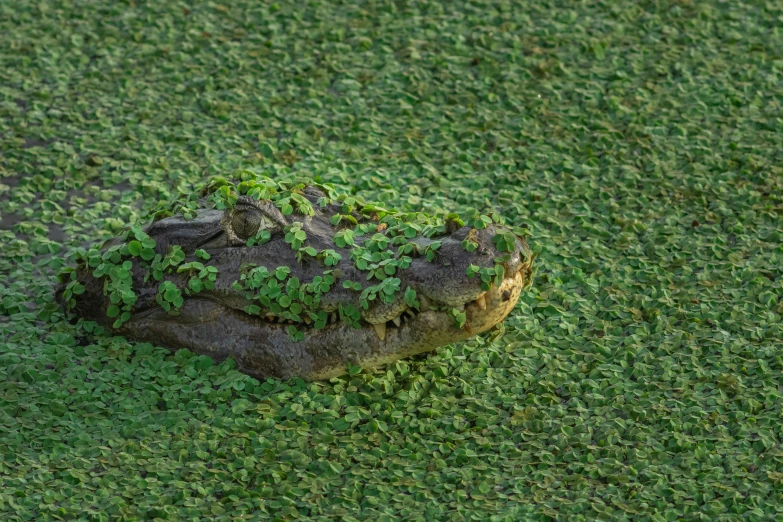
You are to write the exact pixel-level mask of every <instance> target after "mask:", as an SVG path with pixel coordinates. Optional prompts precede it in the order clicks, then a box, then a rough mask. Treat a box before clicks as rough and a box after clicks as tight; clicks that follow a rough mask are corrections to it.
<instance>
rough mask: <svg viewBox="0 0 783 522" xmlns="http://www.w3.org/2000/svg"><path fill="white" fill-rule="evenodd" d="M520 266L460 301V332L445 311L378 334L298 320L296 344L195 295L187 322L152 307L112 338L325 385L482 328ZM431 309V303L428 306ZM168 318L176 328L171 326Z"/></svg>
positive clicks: (280, 328) (276, 328)
mask: <svg viewBox="0 0 783 522" xmlns="http://www.w3.org/2000/svg"><path fill="white" fill-rule="evenodd" d="M528 268H529V267H528V266H526V267H523V268H522V269H521V270H520V271H519V272H517V273H515V274H514V275H512V276H509V277H506V278H505V279H504V280H503V282H502V283H501V284H500V285H499V286H496V285H494V284H493V285H492V287H491V288H490V289H489V290H488V291H487V292H485V293H484V294H483V299H478V300H473V301H471V302H469V303H466V304H465V305H464V309H465V314H466V318H467V321H466V323H465V325H464V326H463V328H461V329H460V328H457V326H456V325H455V324H454V321H453V319H452V318H451V317H450V316H449V315H448V314H447V312H445V311H440V310H426V311H421V312H413V313H412V315H411V313H410V312H412V311H409V313H407V314H402V315H401V316H400V317H399V321H400V325H399V326H397V324H396V321H395V320H394V319H392V320H389V321H388V322H385V323H383V325H382V326H381V327H380V329H382V331H383V333H381V332H379V331H378V330H379V328H378V326H377V325H372V324H370V323H367V322H364V321H362V322H361V323H360V324H361V328H359V329H356V328H354V327H352V326H350V325H347V324H345V323H343V322H342V321H339V320H336V321H335V322H330V323H329V324H327V325H326V326H325V327H324V328H323V329H315V328H313V327H312V326H307V325H305V324H302V323H300V324H297V325H296V326H297V328H299V330H300V331H303V333H304V339H302V340H300V341H297V342H293V341H292V340H291V339H290V337H289V334H288V330H287V329H288V326H289V325H288V324H285V323H280V322H278V321H277V318H273V320H267V319H266V318H261V317H258V316H251V315H248V314H246V313H244V312H242V311H240V310H235V309H231V308H228V307H226V306H224V305H222V304H220V303H219V302H215V301H212V300H209V299H201V298H198V299H190V300H188V301H186V302H185V305H184V306H185V307H188V310H187V313H186V314H183V316H185V317H188V318H189V320H188V321H187V322H182V321H181V319H182V317H180V318H179V319H177V318H173V317H172V316H170V315H168V314H166V313H165V312H164V311H163V310H162V309H160V308H153V309H150V310H148V311H146V312H144V313H140V314H137V315H135V316H134V318H133V319H131V321H130V322H129V323H127V324H126V325H123V327H122V328H121V331H120V332H118V333H121V334H124V335H126V336H127V337H129V338H131V339H133V338H134V337H135V333H136V332H144V336H145V337H146V338H150V337H153V338H156V340H157V342H158V344H162V345H164V346H169V347H171V348H173V349H178V348H188V349H190V350H192V351H195V352H197V353H200V354H203V355H207V356H209V357H212V358H213V359H214V360H215V361H216V362H220V361H222V360H224V359H226V358H228V357H233V358H234V360H235V362H236V364H237V369H239V370H241V371H243V372H245V373H247V374H249V375H252V376H254V377H257V378H259V379H265V378H268V377H276V378H280V379H287V378H290V377H294V376H297V377H302V378H304V379H306V380H325V379H330V378H332V377H337V376H340V375H343V374H344V373H345V372H346V370H347V366H346V364H347V363H350V364H353V365H356V366H361V367H363V368H376V367H380V366H384V365H386V364H389V363H392V362H394V361H397V360H399V359H402V358H405V357H409V356H411V355H415V354H418V353H422V352H428V351H432V350H434V349H435V348H437V347H439V346H443V345H446V344H449V343H453V342H457V341H462V340H464V339H467V338H469V337H472V336H473V335H476V334H478V333H481V332H484V331H486V330H489V329H490V328H492V327H493V326H495V325H496V324H498V323H500V322H501V321H503V319H505V317H506V316H507V315H508V314H509V313H510V312H511V310H512V309H513V308H514V306H515V305H516V303H517V300H518V299H519V296H520V293H521V292H522V289H523V287H524V286H526V284H527V282H528V277H529V275H530V271H529V270H528ZM477 301H478V302H477ZM431 306H433V307H437V306H438V303H435V302H431ZM175 320H176V321H177V323H176V324H177V328H171V324H172V321H175ZM205 332H210V333H211V334H212V335H209V336H207V335H205ZM205 339H208V340H209V341H208V342H205V341H204V340H205Z"/></svg>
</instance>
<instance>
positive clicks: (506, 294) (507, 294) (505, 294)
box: [503, 290, 511, 303]
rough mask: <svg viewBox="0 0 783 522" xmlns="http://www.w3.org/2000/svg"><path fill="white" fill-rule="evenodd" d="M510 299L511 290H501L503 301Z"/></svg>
mask: <svg viewBox="0 0 783 522" xmlns="http://www.w3.org/2000/svg"><path fill="white" fill-rule="evenodd" d="M509 299H511V290H503V302H504V303H505V302H506V301H508V300H509Z"/></svg>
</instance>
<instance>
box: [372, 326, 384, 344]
mask: <svg viewBox="0 0 783 522" xmlns="http://www.w3.org/2000/svg"><path fill="white" fill-rule="evenodd" d="M372 327H373V328H375V333H377V334H378V338H379V339H380V340H381V341H383V340H384V339H386V323H378V324H373V325H372Z"/></svg>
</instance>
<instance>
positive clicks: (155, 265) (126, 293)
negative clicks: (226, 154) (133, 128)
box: [57, 171, 534, 380]
mask: <svg viewBox="0 0 783 522" xmlns="http://www.w3.org/2000/svg"><path fill="white" fill-rule="evenodd" d="M240 179H241V180H242V181H241V182H240V183H238V184H234V183H232V182H230V181H227V180H224V179H217V180H213V181H212V182H210V183H209V184H207V185H205V186H202V187H201V188H200V190H199V191H196V192H194V193H193V195H191V196H190V197H188V198H187V199H185V200H184V201H181V202H179V204H178V206H172V207H171V209H170V210H167V211H163V212H159V213H157V214H156V216H155V217H154V219H153V221H152V223H151V224H149V225H148V226H146V227H144V228H139V227H131V228H130V229H128V230H126V231H125V232H124V233H123V234H122V235H121V236H120V237H117V238H115V239H112V240H110V241H108V242H107V243H105V244H104V245H103V246H102V247H101V248H92V249H90V250H80V251H79V253H78V255H77V260H78V265H77V267H76V268H66V269H65V270H63V272H62V273H61V274H60V281H61V285H60V287H59V289H58V291H57V298H58V300H59V301H60V302H61V303H63V304H64V305H65V306H66V307H67V308H69V309H70V310H72V311H74V312H76V314H77V315H78V316H80V317H82V318H84V319H86V320H92V321H96V322H98V323H99V324H101V325H103V326H105V327H107V328H111V329H112V330H113V331H114V332H115V333H116V334H118V335H123V336H125V337H127V338H130V339H133V340H137V341H146V342H151V343H154V344H157V345H161V346H165V347H168V348H170V349H173V350H174V349H180V348H188V349H190V350H192V351H194V352H196V353H199V354H203V355H207V356H210V357H212V358H213V359H215V360H216V361H221V360H223V359H225V358H227V357H233V358H234V359H235V361H236V364H237V367H238V368H239V369H240V370H241V371H243V372H245V373H248V374H250V375H252V376H255V377H258V378H266V377H277V378H288V377H292V376H298V377H302V378H305V379H308V380H313V379H325V378H330V377H333V376H337V375H340V374H343V373H345V372H346V365H347V363H351V364H353V365H357V366H361V367H366V368H371V367H377V366H381V365H384V364H386V363H389V362H392V361H395V360H398V359H400V358H403V357H407V356H411V355H414V354H417V353H421V352H426V351H431V350H433V349H434V348H437V347H439V346H442V345H445V344H448V343H451V342H455V341H460V340H463V339H466V338H468V337H470V336H473V335H475V334H478V333H480V332H483V331H486V330H488V329H490V328H492V327H493V326H495V325H497V324H498V323H500V322H501V321H503V319H504V318H505V317H506V316H507V315H508V314H509V312H510V311H511V310H512V309H513V308H514V305H515V304H516V302H517V300H518V298H519V295H520V292H521V291H522V290H523V288H524V287H526V286H527V285H528V284H529V282H530V279H531V275H532V260H533V257H534V256H532V255H531V253H530V250H529V248H528V245H527V243H526V241H525V239H524V237H523V236H522V235H517V234H516V233H514V232H512V230H511V229H510V228H508V227H505V226H502V225H500V224H498V223H496V222H495V221H493V220H492V219H491V218H487V217H486V216H474V217H473V218H471V219H469V221H468V224H465V223H464V222H463V221H461V220H460V219H459V218H458V217H456V215H449V216H448V217H447V218H446V219H443V220H441V219H436V218H434V217H432V216H428V215H426V214H423V213H401V212H397V211H393V210H389V209H385V208H381V207H380V206H377V205H370V204H364V203H363V202H361V201H358V200H357V199H356V198H353V197H351V196H347V195H345V194H343V195H339V196H338V195H337V193H336V191H335V189H334V187H332V186H330V185H320V184H305V183H299V184H293V183H284V182H280V183H277V182H274V181H272V180H271V179H269V178H266V177H263V176H258V175H254V174H251V173H249V172H247V171H245V172H244V174H242V175H241V177H240ZM171 210H173V212H172V211H171ZM516 232H519V230H516Z"/></svg>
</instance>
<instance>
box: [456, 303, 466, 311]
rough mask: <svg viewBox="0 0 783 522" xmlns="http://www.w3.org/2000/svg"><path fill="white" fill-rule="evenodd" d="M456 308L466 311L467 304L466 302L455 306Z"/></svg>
mask: <svg viewBox="0 0 783 522" xmlns="http://www.w3.org/2000/svg"><path fill="white" fill-rule="evenodd" d="M454 308H456V309H457V310H460V311H465V305H464V304H461V305H459V306H455V307H454Z"/></svg>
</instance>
